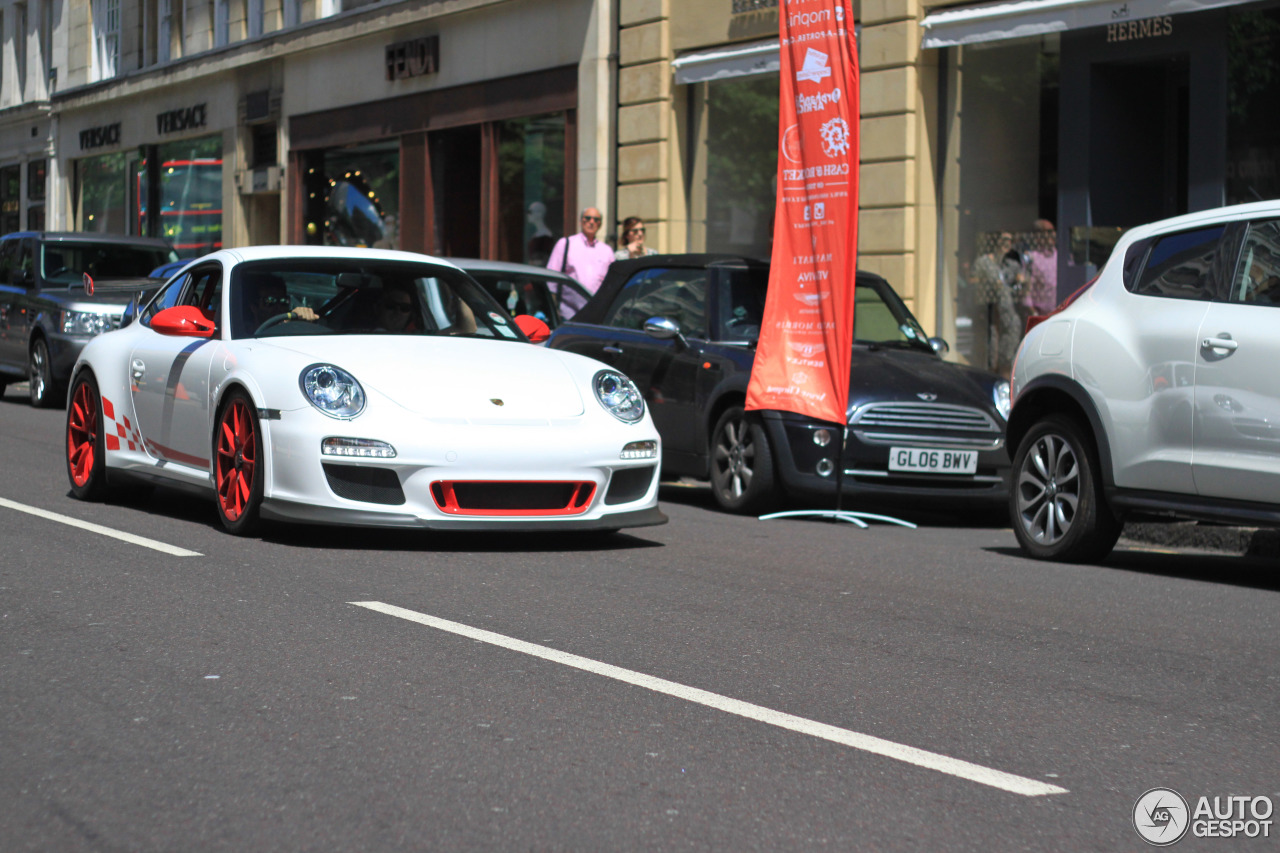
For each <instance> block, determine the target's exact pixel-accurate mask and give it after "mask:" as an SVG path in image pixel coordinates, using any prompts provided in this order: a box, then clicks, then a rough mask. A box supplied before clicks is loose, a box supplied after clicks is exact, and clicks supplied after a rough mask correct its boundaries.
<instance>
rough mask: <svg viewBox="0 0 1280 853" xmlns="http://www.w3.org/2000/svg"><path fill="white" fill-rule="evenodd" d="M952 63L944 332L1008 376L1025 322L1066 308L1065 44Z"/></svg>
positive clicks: (1005, 45)
mask: <svg viewBox="0 0 1280 853" xmlns="http://www.w3.org/2000/svg"><path fill="white" fill-rule="evenodd" d="M949 57H950V59H951V60H953V61H952V62H949V63H948V65H949V75H948V76H949V79H948V83H949V85H950V86H952V87H954V88H952V89H950V91H952V92H954V93H955V94H954V99H953V100H952V102H951V103H950V104H949V108H950V109H949V113H950V115H949V119H948V127H947V129H946V138H947V139H948V140H949V141H950V144H951V146H952V147H951V150H950V152H949V154H948V157H947V160H948V164H949V165H948V174H947V175H946V176H945V178H944V187H945V190H944V193H945V195H944V199H945V201H946V206H945V210H944V213H943V221H942V226H943V232H944V240H945V249H944V251H945V254H944V263H943V267H944V268H943V269H942V270H941V278H942V280H941V282H940V287H941V288H942V296H943V297H944V298H943V303H944V307H943V309H942V312H941V314H942V316H941V317H940V320H941V321H942V323H941V327H942V329H943V331H944V334H953V335H954V341H953V347H952V350H953V352H954V353H955V354H956V356H957V357H958V358H960V359H961V360H963V361H965V362H967V363H969V364H973V365H975V366H978V367H983V368H986V369H989V370H993V371H995V372H997V373H1001V374H1005V375H1008V373H1009V372H1010V370H1011V369H1012V367H1013V357H1014V355H1015V353H1016V352H1017V346H1018V343H1019V341H1020V340H1021V337H1022V330H1023V328H1024V327H1025V324H1026V318H1027V317H1028V316H1029V315H1030V314H1033V313H1042V312H1044V311H1047V310H1050V309H1051V308H1052V307H1053V306H1054V305H1055V304H1056V303H1057V301H1058V300H1057V274H1058V251H1057V245H1058V242H1057V231H1056V227H1055V223H1054V221H1053V220H1054V218H1055V217H1056V215H1057V191H1058V187H1057V161H1058V157H1057V140H1058V132H1057V127H1058V97H1057V96H1058V39H1057V37H1056V36H1048V37H1045V38H1043V39H1028V40H1022V41H1014V42H1000V43H997V44H995V45H978V46H971V47H967V48H965V49H963V50H955V51H951V52H950V54H949ZM952 170H954V171H952Z"/></svg>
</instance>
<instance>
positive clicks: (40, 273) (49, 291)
mask: <svg viewBox="0 0 1280 853" xmlns="http://www.w3.org/2000/svg"><path fill="white" fill-rule="evenodd" d="M177 257H178V255H177V253H176V252H175V251H174V250H173V247H171V246H170V245H169V244H168V243H166V242H165V241H164V240H160V239H152V238H149V237H123V236H116V235H112V234H90V233H82V232H72V231H65V232H55V231H19V232H16V233H13V234H6V235H5V236H4V237H0V393H3V391H4V387H5V386H6V385H8V384H9V383H11V382H21V381H22V380H23V379H28V380H30V395H31V404H32V405H34V406H42V407H44V406H54V405H62V404H63V403H64V402H65V401H64V400H63V393H64V387H65V384H66V381H67V379H68V378H69V377H70V375H71V367H72V366H73V365H74V364H75V363H76V358H77V357H79V355H80V350H81V349H83V348H84V345H85V343H86V342H87V341H88V340H89V338H91V337H93V336H94V335H96V334H99V333H101V332H105V331H108V330H109V329H114V328H116V327H118V326H119V325H120V316H121V314H122V313H123V312H124V308H125V305H126V304H127V303H128V301H129V299H130V297H131V294H129V293H127V292H124V291H118V290H117V291H112V292H104V293H98V294H95V295H93V296H90V295H89V294H87V293H85V291H84V283H83V279H84V274H85V273H88V274H89V275H90V276H92V277H93V279H94V281H95V282H97V281H104V280H105V281H110V280H112V279H122V278H145V277H146V276H147V274H148V273H149V272H150V271H151V270H153V269H155V268H156V267H158V266H160V265H161V264H163V263H165V262H167V261H172V260H177Z"/></svg>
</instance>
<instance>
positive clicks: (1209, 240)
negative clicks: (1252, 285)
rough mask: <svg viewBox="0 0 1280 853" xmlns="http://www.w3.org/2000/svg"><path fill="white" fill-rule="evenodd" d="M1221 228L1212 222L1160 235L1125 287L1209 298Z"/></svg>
mask: <svg viewBox="0 0 1280 853" xmlns="http://www.w3.org/2000/svg"><path fill="white" fill-rule="evenodd" d="M1224 228H1225V226H1222V225H1215V226H1214V227H1212V228H1200V229H1197V230H1195V231H1181V232H1179V233H1177V234H1166V235H1165V236H1163V237H1160V238H1159V239H1157V240H1156V241H1155V242H1154V243H1153V244H1152V246H1151V250H1150V251H1149V252H1148V253H1147V260H1146V263H1145V264H1144V266H1143V269H1142V275H1141V277H1139V278H1138V280H1137V282H1136V284H1134V285H1132V286H1130V288H1129V289H1130V290H1132V291H1133V292H1134V293H1137V294H1138V295H1140V296H1163V297H1166V298H1170V299H1204V300H1207V299H1213V298H1214V295H1215V294H1216V292H1217V285H1216V283H1217V280H1218V275H1217V268H1218V264H1217V263H1216V261H1217V257H1218V251H1217V250H1218V244H1219V242H1220V241H1221V238H1222V232H1223V230H1224ZM1128 284H1129V282H1127V281H1126V285H1128Z"/></svg>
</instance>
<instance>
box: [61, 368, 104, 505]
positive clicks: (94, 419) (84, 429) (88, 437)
mask: <svg viewBox="0 0 1280 853" xmlns="http://www.w3.org/2000/svg"><path fill="white" fill-rule="evenodd" d="M97 439H98V406H97V401H96V400H95V399H94V396H93V392H92V391H91V390H89V386H88V384H87V383H84V384H81V385H80V387H79V388H77V389H76V396H75V399H73V400H72V401H71V415H70V416H69V417H68V418H67V459H68V461H69V462H70V463H71V479H72V480H73V481H74V482H75V484H76V485H77V486H83V485H84V484H85V483H87V482H89V476H90V475H91V474H92V473H93V443H94V442H95V441H97Z"/></svg>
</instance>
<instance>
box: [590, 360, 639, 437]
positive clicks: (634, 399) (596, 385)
mask: <svg viewBox="0 0 1280 853" xmlns="http://www.w3.org/2000/svg"><path fill="white" fill-rule="evenodd" d="M591 387H592V389H593V390H594V391H595V392H596V399H597V400H599V401H600V405H602V406H604V409H605V411H606V412H608V413H609V414H611V415H613V416H614V417H615V418H617V419H618V420H620V421H622V422H623V423H628V424H634V423H636V422H638V421H639V420H640V419H641V418H643V417H644V397H641V396H640V389H639V388H637V387H636V384H635V383H634V382H632V381H631V380H630V379H628V378H627V377H625V376H623V375H622V374H621V373H618V372H617V371H615V370H602V371H600V372H599V373H597V374H596V375H595V378H594V379H592V380H591Z"/></svg>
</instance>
